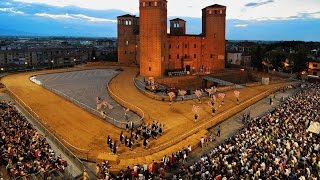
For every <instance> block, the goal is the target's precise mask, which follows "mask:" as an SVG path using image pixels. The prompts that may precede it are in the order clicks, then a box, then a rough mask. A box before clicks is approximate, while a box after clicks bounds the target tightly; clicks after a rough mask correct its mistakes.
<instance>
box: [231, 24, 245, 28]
mask: <svg viewBox="0 0 320 180" xmlns="http://www.w3.org/2000/svg"><path fill="white" fill-rule="evenodd" d="M247 26H248V24H236V25H234V27H236V28H244V27H247Z"/></svg>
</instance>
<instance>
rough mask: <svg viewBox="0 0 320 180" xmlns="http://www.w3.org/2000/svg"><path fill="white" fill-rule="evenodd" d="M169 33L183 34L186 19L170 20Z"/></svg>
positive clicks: (184, 32)
mask: <svg viewBox="0 0 320 180" xmlns="http://www.w3.org/2000/svg"><path fill="white" fill-rule="evenodd" d="M170 34H171V35H185V34H186V21H185V20H183V19H180V18H176V19H172V20H170Z"/></svg>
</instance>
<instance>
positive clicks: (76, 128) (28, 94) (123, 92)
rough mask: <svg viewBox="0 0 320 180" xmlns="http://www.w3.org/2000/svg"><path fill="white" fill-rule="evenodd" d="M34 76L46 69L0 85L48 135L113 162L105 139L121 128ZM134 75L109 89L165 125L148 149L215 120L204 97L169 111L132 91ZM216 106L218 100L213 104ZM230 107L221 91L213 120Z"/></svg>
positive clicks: (245, 94) (132, 71)
mask: <svg viewBox="0 0 320 180" xmlns="http://www.w3.org/2000/svg"><path fill="white" fill-rule="evenodd" d="M48 72H50V71H48ZM39 73H47V71H46V72H32V73H21V74H15V75H10V76H7V77H4V78H3V79H2V82H3V83H4V84H5V85H6V87H7V88H8V89H10V90H11V91H12V92H14V94H16V96H18V97H20V98H21V100H22V101H23V102H25V103H26V104H27V105H28V106H29V107H31V109H32V110H33V111H34V112H35V113H36V114H37V115H39V117H40V119H41V120H42V122H44V123H45V125H46V126H47V127H48V128H49V129H50V130H51V131H52V132H55V133H56V134H58V136H59V137H63V138H64V139H65V140H66V141H67V142H69V143H70V144H72V145H73V146H75V147H77V148H78V149H85V150H90V156H89V157H92V159H95V158H97V157H99V158H101V157H103V158H106V159H109V158H114V157H112V156H111V155H109V154H108V152H109V151H108V148H107V146H106V137H107V135H111V136H112V137H113V139H115V140H118V137H119V134H120V131H121V130H120V129H118V128H116V127H114V126H112V125H110V124H108V123H107V122H105V121H103V120H101V119H99V118H97V117H95V116H93V115H91V114H90V113H88V112H86V111H84V110H82V109H81V108H80V107H78V106H76V105H74V104H72V103H70V102H68V101H67V100H65V99H63V98H62V97H60V96H57V95H55V94H54V93H52V92H50V91H48V90H46V89H44V88H42V87H40V86H38V85H36V84H34V83H32V82H31V81H30V80H29V77H30V76H31V75H33V74H39ZM136 73H137V69H136V68H125V71H124V72H122V73H120V74H119V75H118V76H117V77H116V78H115V79H113V80H112V81H111V84H110V89H111V91H113V92H115V93H116V94H117V95H118V96H119V97H121V98H123V99H125V100H126V101H128V102H129V103H131V104H134V105H136V106H138V107H139V108H141V109H142V110H143V111H144V112H145V113H146V115H147V116H148V117H150V118H147V123H149V122H152V121H153V120H157V121H159V122H161V123H164V124H165V133H164V135H163V136H161V137H159V138H158V140H152V141H151V148H152V147H158V146H161V145H163V144H165V143H166V142H168V141H170V140H172V139H174V138H176V137H177V136H181V135H182V134H184V133H187V132H189V131H190V130H192V129H194V128H195V127H199V126H201V125H204V124H205V123H206V122H208V121H209V120H211V121H215V118H212V115H211V113H210V107H209V106H208V105H207V104H206V103H204V102H207V101H208V99H207V98H203V100H202V101H203V103H202V104H198V103H197V101H193V100H191V101H187V102H183V103H182V102H178V103H174V104H173V105H172V106H171V107H169V105H168V103H167V102H161V101H156V100H152V99H149V98H148V97H146V96H145V95H143V94H142V93H140V92H139V91H138V90H137V89H136V87H135V86H134V84H133V77H135V75H136ZM278 86H279V84H275V85H268V86H257V87H251V88H245V89H241V90H239V91H240V92H241V93H240V99H241V101H244V100H247V99H250V98H252V97H254V96H256V95H258V94H261V93H263V92H265V91H266V90H268V89H273V88H275V87H278ZM218 102H220V100H218ZM194 104H195V105H199V106H200V107H201V110H200V117H199V120H198V122H194V121H193V113H192V111H191V107H192V105H194ZM236 106H237V105H236V102H235V98H234V95H233V92H227V93H226V99H225V105H224V106H222V107H221V108H219V109H218V110H217V115H216V116H218V114H220V113H222V112H227V110H229V109H232V108H233V107H236ZM232 113H233V112H230V114H232ZM220 119H221V118H220ZM201 135H203V132H202V133H199V135H198V136H201ZM197 138H200V137H194V138H191V139H190V141H186V142H184V144H183V145H187V143H191V144H193V145H194V144H196V143H197V142H198V139H197ZM177 148H182V147H181V144H180V145H179V147H176V148H171V149H168V150H167V151H166V152H165V153H168V154H170V153H172V152H171V151H174V150H175V149H177ZM71 150H72V151H73V152H74V153H75V154H78V155H80V154H81V155H83V153H80V151H77V150H75V149H74V148H71ZM133 152H135V153H138V154H136V156H137V158H138V155H143V154H144V153H146V154H148V150H144V149H143V148H142V147H136V148H135V149H134V151H133ZM120 153H121V156H120V158H121V159H122V160H123V161H121V162H120V163H122V164H123V165H126V164H128V165H129V164H132V163H138V161H139V160H140V159H135V158H134V159H132V154H133V153H132V152H130V151H128V149H127V148H125V147H120ZM162 154H163V153H162ZM162 154H158V155H155V158H156V159H158V158H159V157H160V156H161V155H162ZM101 155H103V156H101ZM126 157H131V160H128V163H126V160H125V159H126ZM150 158H153V157H150ZM160 158H161V157H160ZM141 161H149V158H146V157H145V158H142V159H141Z"/></svg>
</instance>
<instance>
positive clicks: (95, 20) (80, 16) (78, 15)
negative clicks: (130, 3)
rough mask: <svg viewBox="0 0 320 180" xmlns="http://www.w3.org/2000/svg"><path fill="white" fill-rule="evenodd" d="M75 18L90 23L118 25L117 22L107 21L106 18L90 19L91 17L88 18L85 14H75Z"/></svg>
mask: <svg viewBox="0 0 320 180" xmlns="http://www.w3.org/2000/svg"><path fill="white" fill-rule="evenodd" d="M72 16H73V17H76V18H79V19H84V20H87V21H90V22H112V23H116V22H117V20H113V19H105V18H96V17H90V16H86V15H83V14H73V15H72Z"/></svg>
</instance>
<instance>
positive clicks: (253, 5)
mask: <svg viewBox="0 0 320 180" xmlns="http://www.w3.org/2000/svg"><path fill="white" fill-rule="evenodd" d="M273 2H274V0H268V1H264V2H252V3H247V4H245V5H244V6H247V7H258V6H263V5H266V4H269V3H273Z"/></svg>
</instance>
